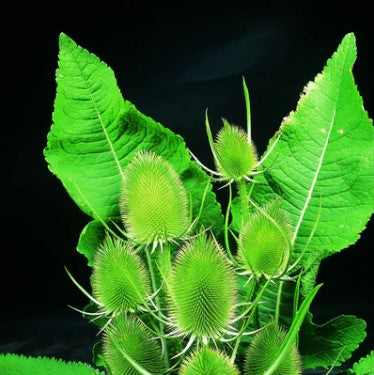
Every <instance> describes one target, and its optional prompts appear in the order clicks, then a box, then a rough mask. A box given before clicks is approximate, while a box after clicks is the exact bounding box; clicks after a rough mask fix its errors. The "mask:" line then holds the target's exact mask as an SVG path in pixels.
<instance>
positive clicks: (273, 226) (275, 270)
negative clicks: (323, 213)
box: [238, 202, 291, 278]
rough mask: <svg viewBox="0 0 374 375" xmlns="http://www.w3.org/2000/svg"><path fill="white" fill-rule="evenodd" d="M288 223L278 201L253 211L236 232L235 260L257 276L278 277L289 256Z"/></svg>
mask: <svg viewBox="0 0 374 375" xmlns="http://www.w3.org/2000/svg"><path fill="white" fill-rule="evenodd" d="M290 239H291V226H290V224H289V220H288V217H287V215H286V213H285V211H284V210H282V209H281V208H280V207H279V203H278V202H273V204H271V205H269V206H267V207H264V208H263V209H262V210H261V211H258V212H256V213H254V214H253V215H252V216H251V217H250V219H249V220H248V222H247V223H246V224H245V225H244V226H243V227H242V229H241V231H240V234H239V249H238V260H239V262H240V263H241V265H242V266H243V268H245V269H247V270H249V271H251V272H252V273H253V274H254V275H255V276H256V277H260V276H262V275H263V276H265V277H266V278H272V277H276V276H280V275H282V274H283V273H284V271H285V270H286V268H287V265H288V260H289V257H290V243H291V242H290Z"/></svg>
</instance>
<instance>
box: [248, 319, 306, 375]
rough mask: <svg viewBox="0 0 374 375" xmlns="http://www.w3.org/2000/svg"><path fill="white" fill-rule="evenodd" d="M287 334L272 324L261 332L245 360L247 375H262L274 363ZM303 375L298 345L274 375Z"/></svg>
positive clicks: (294, 346) (254, 340) (291, 350)
mask: <svg viewBox="0 0 374 375" xmlns="http://www.w3.org/2000/svg"><path fill="white" fill-rule="evenodd" d="M285 336H286V333H285V332H284V331H283V330H282V329H280V328H279V327H278V326H277V324H276V323H272V324H270V325H269V326H268V327H266V328H264V330H262V331H261V332H259V333H258V334H257V335H256V336H255V337H254V339H253V341H252V342H251V345H250V346H249V348H248V350H247V354H246V359H245V364H244V368H245V373H246V374H247V375H260V374H261V375H262V374H263V373H264V372H265V371H266V370H267V369H268V368H269V367H270V366H271V364H272V363H273V362H274V360H275V359H276V356H277V352H278V350H279V347H280V346H281V344H282V342H283V340H284V338H285ZM298 374H301V360H300V355H299V353H298V350H297V348H296V345H293V346H292V347H291V349H290V351H289V352H288V354H287V356H286V357H285V358H284V360H283V361H282V362H281V364H280V365H279V366H278V368H277V369H276V370H275V372H274V375H298Z"/></svg>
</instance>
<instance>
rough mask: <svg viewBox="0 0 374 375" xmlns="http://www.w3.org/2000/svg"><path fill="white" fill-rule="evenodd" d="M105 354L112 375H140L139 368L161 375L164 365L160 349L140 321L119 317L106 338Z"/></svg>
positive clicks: (110, 327) (154, 374) (114, 321)
mask: <svg viewBox="0 0 374 375" xmlns="http://www.w3.org/2000/svg"><path fill="white" fill-rule="evenodd" d="M104 354H105V360H106V362H107V363H108V366H109V368H110V371H111V373H112V375H137V374H139V371H138V370H139V368H137V366H139V367H140V368H142V369H144V370H146V371H148V372H149V373H150V374H152V375H161V374H162V373H163V372H164V371H165V368H164V366H163V363H162V359H161V348H160V346H159V344H158V342H157V341H155V340H152V337H151V335H150V333H149V332H148V331H147V329H146V328H145V326H144V324H143V323H140V322H139V320H137V319H135V318H133V317H130V316H125V315H119V316H118V317H116V318H115V319H114V320H113V322H112V323H111V325H110V326H109V328H108V330H107V331H106V334H105V337H104Z"/></svg>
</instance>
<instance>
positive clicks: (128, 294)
mask: <svg viewBox="0 0 374 375" xmlns="http://www.w3.org/2000/svg"><path fill="white" fill-rule="evenodd" d="M92 286H93V294H94V297H95V298H96V299H97V300H98V301H99V302H101V303H102V304H103V305H104V308H105V310H106V312H109V313H114V314H118V313H120V312H124V311H135V310H138V309H139V307H140V306H141V305H144V303H146V300H147V294H149V293H150V287H149V279H148V274H147V271H146V269H145V267H144V265H143V262H142V260H141V259H140V258H139V256H138V255H136V254H135V253H134V252H133V249H132V248H131V246H130V245H129V244H128V243H127V242H124V241H119V240H113V239H112V238H110V237H107V238H106V239H105V240H104V242H103V244H102V245H101V247H100V248H99V250H98V251H97V253H96V256H95V261H94V267H93V284H92Z"/></svg>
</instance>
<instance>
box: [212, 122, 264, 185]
mask: <svg viewBox="0 0 374 375" xmlns="http://www.w3.org/2000/svg"><path fill="white" fill-rule="evenodd" d="M215 146H216V150H217V153H218V155H219V159H220V160H221V161H222V165H221V163H220V161H219V160H218V159H217V158H216V160H215V163H216V168H217V171H218V172H219V173H220V174H221V175H222V176H224V177H226V178H227V179H228V180H231V179H232V180H235V181H237V180H240V179H241V178H243V177H244V176H247V175H249V174H250V172H251V171H252V170H253V169H254V167H255V165H256V164H257V154H256V148H255V146H254V144H253V143H252V141H250V140H248V139H247V135H246V133H245V132H244V131H243V130H242V129H240V128H239V127H237V126H234V125H230V124H229V123H228V122H227V121H226V120H223V128H222V129H221V130H220V131H219V133H218V135H217V139H216V141H215Z"/></svg>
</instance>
